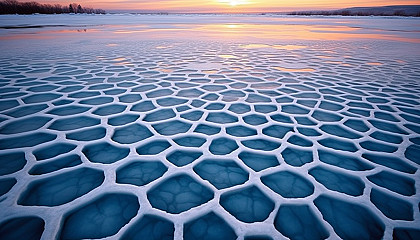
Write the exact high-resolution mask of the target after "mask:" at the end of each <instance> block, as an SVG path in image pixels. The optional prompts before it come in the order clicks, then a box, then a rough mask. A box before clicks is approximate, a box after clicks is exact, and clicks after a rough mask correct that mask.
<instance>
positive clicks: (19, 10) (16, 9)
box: [0, 0, 105, 14]
mask: <svg viewBox="0 0 420 240" xmlns="http://www.w3.org/2000/svg"><path fill="white" fill-rule="evenodd" d="M34 13H41V14H56V13H58V14H60V13H89V14H92V13H96V14H103V13H105V11H104V10H102V9H93V8H83V7H82V6H81V5H80V4H77V3H72V4H69V6H68V7H63V6H61V5H60V4H55V5H52V4H40V3H37V2H18V1H16V0H3V1H0V14H34Z"/></svg>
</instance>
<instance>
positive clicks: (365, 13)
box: [288, 10, 420, 17]
mask: <svg viewBox="0 0 420 240" xmlns="http://www.w3.org/2000/svg"><path fill="white" fill-rule="evenodd" d="M288 15H303V16H312V15H324V16H334V15H335V16H404V17H420V12H417V13H407V12H405V11H404V10H396V11H394V12H392V13H389V12H382V13H381V12H374V11H371V12H370V11H360V12H357V11H349V10H338V11H303V12H290V13H288Z"/></svg>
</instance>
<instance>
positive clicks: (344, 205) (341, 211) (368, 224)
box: [314, 195, 385, 239]
mask: <svg viewBox="0 0 420 240" xmlns="http://www.w3.org/2000/svg"><path fill="white" fill-rule="evenodd" d="M314 203H315V206H316V207H317V208H318V209H319V211H320V212H321V214H322V216H323V218H324V220H326V221H327V222H328V223H329V224H331V226H332V227H333V228H334V231H335V232H336V233H337V234H338V236H339V237H341V238H343V239H381V238H382V237H383V235H384V230H385V225H384V223H383V222H382V221H381V220H380V219H379V218H378V217H377V216H376V215H375V214H373V213H372V211H371V210H368V209H367V208H365V207H362V206H360V205H358V204H354V203H350V202H348V201H344V200H341V199H337V198H334V197H330V196H327V195H321V196H319V197H317V198H316V199H315V200H314ZM355 229H357V231H355Z"/></svg>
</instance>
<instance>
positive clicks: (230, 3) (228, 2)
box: [219, 0, 249, 7]
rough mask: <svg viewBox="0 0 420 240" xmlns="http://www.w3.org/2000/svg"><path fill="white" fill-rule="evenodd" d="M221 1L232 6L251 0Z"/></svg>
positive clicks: (220, 0)
mask: <svg viewBox="0 0 420 240" xmlns="http://www.w3.org/2000/svg"><path fill="white" fill-rule="evenodd" d="M219 3H223V4H228V5H230V6H232V7H235V6H238V5H244V4H248V3H249V1H247V0H219Z"/></svg>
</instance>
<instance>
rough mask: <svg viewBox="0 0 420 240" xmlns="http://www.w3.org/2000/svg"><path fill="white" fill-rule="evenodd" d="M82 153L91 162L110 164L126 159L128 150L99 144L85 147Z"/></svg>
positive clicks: (103, 143)
mask: <svg viewBox="0 0 420 240" xmlns="http://www.w3.org/2000/svg"><path fill="white" fill-rule="evenodd" d="M82 152H83V154H84V155H85V156H86V157H87V158H88V159H89V161H91V162H94V163H103V164H111V163H114V162H117V161H119V160H121V159H123V158H125V157H127V156H128V153H129V152H130V149H128V148H121V147H116V146H114V145H111V144H109V143H107V142H101V143H94V144H90V145H87V146H85V147H84V148H83V150H82Z"/></svg>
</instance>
